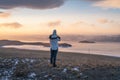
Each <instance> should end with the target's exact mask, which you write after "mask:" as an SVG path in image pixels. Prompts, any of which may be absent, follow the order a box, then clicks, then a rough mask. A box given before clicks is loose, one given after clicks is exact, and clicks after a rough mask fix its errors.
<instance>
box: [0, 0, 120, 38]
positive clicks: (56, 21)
mask: <svg viewBox="0 0 120 80" xmlns="http://www.w3.org/2000/svg"><path fill="white" fill-rule="evenodd" d="M53 29H57V31H58V34H65V35H66V34H75V35H103V34H104V35H118V34H120V0H0V39H9V38H13V37H15V36H17V37H19V36H35V35H49V34H51V32H52V30H53Z"/></svg>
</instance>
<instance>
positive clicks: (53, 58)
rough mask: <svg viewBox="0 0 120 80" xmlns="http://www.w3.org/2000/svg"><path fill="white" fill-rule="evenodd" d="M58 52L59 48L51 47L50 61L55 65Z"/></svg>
mask: <svg viewBox="0 0 120 80" xmlns="http://www.w3.org/2000/svg"><path fill="white" fill-rule="evenodd" d="M57 52H58V49H57V50H52V49H50V53H51V57H50V63H51V64H53V66H54V65H56V57H57Z"/></svg>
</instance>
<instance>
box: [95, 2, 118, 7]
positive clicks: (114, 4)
mask: <svg viewBox="0 0 120 80" xmlns="http://www.w3.org/2000/svg"><path fill="white" fill-rule="evenodd" d="M93 6H98V7H102V8H120V0H100V1H97V2H95V4H94V5H93Z"/></svg>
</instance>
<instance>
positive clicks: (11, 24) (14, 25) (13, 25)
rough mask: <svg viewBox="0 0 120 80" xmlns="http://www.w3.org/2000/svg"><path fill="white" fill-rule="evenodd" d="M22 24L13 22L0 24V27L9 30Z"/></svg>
mask: <svg viewBox="0 0 120 80" xmlns="http://www.w3.org/2000/svg"><path fill="white" fill-rule="evenodd" d="M21 26H22V24H20V23H18V22H13V23H1V24H0V27H9V28H20V27H21Z"/></svg>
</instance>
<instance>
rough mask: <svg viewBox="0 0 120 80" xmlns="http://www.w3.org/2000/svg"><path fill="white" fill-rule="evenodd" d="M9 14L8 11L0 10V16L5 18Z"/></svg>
mask: <svg viewBox="0 0 120 80" xmlns="http://www.w3.org/2000/svg"><path fill="white" fill-rule="evenodd" d="M9 16H10V13H8V12H0V18H6V17H9Z"/></svg>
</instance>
